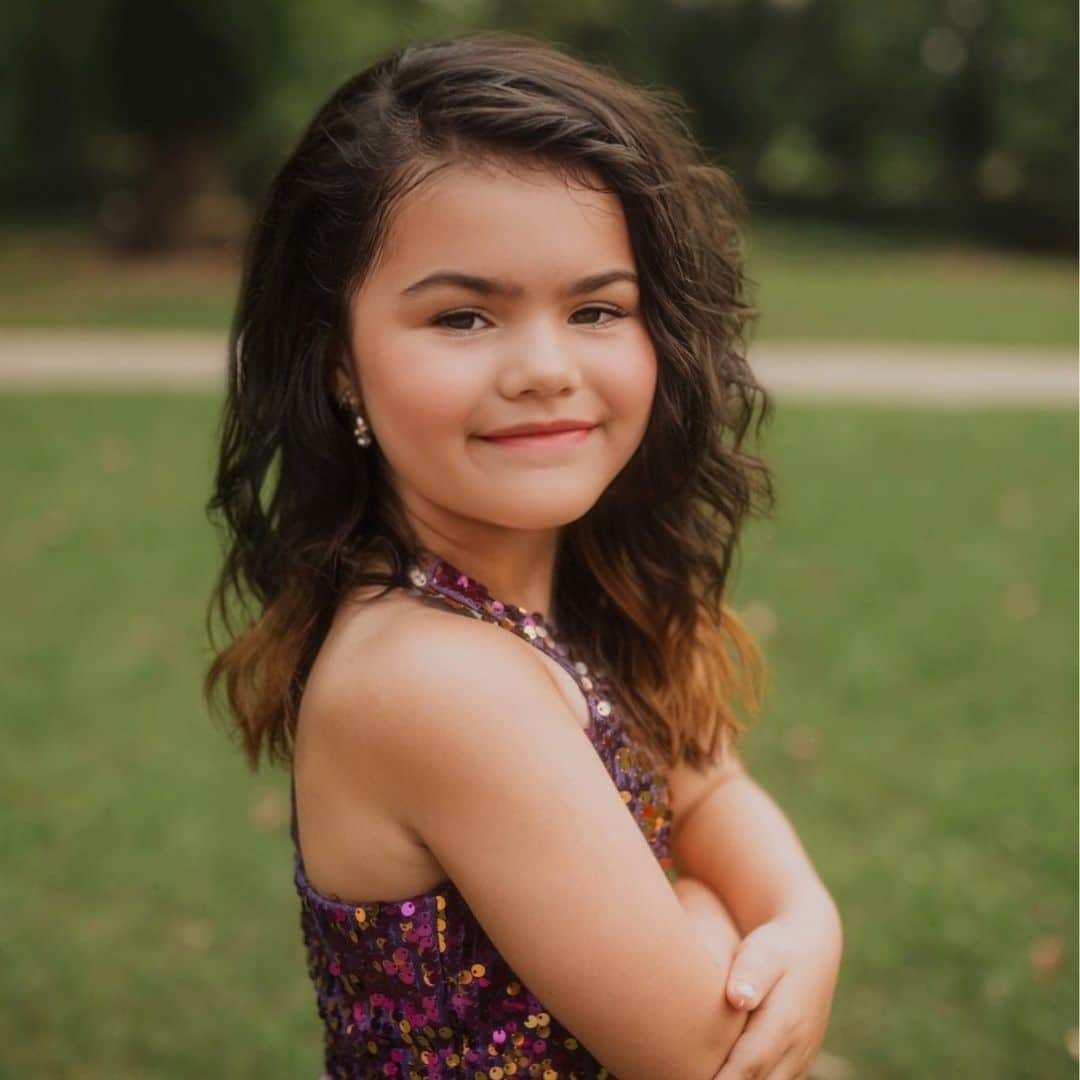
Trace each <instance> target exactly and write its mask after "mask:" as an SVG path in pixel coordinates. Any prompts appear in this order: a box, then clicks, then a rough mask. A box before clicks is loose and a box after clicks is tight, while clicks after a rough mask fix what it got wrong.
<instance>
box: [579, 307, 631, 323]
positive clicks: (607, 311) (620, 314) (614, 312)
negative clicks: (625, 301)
mask: <svg viewBox="0 0 1080 1080" xmlns="http://www.w3.org/2000/svg"><path fill="white" fill-rule="evenodd" d="M587 311H598V312H600V314H601V315H611V316H613V319H612V321H614V320H615V319H622V318H625V317H626V312H625V311H620V310H619V309H618V308H606V307H586V308H581V309H580V310H579V311H575V312H574V314H575V315H581V314H582V313H584V312H587ZM585 325H586V326H610V325H611V323H609V322H590V323H586V324H585Z"/></svg>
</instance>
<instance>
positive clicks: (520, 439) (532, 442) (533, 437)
mask: <svg viewBox="0 0 1080 1080" xmlns="http://www.w3.org/2000/svg"><path fill="white" fill-rule="evenodd" d="M592 430H593V429H592V428H591V427H578V428H566V429H564V430H562V431H532V432H529V433H527V434H520V435H494V436H493V435H481V436H479V438H481V439H482V440H483V441H484V442H486V443H491V444H492V445H493V446H499V447H504V448H506V449H513V448H525V447H530V446H538V447H551V448H552V449H554V448H557V447H564V446H577V445H578V443H581V442H584V441H585V439H586V438H588V436H589V433H590V432H591V431H592Z"/></svg>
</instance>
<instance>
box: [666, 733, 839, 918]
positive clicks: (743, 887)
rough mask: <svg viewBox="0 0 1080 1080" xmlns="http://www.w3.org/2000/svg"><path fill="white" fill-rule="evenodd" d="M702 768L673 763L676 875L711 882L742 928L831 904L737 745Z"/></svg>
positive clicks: (822, 909)
mask: <svg viewBox="0 0 1080 1080" xmlns="http://www.w3.org/2000/svg"><path fill="white" fill-rule="evenodd" d="M725 759H726V760H725V763H724V765H722V766H718V767H716V768H714V769H713V770H711V771H710V772H707V773H705V774H704V775H702V774H699V773H696V772H693V771H692V770H690V769H689V768H688V767H687V766H685V765H680V766H678V767H677V768H676V769H674V770H672V772H671V774H670V776H669V783H670V785H671V796H672V807H673V812H674V821H673V823H672V829H671V855H672V859H673V861H674V863H675V866H676V868H677V869H678V871H679V872H680V873H681V874H686V875H689V876H691V877H694V878H697V879H698V880H699V881H701V882H703V883H704V884H706V885H708V886H709V887H710V888H711V889H712V890H713V892H715V893H716V895H717V896H718V897H719V898H720V899H721V900H722V901H723V902H724V905H725V907H726V908H727V909H728V911H730V912H731V916H732V918H733V920H734V921H735V924H736V926H737V927H738V929H739V932H740V933H741V934H744V935H745V934H749V933H750V931H752V930H754V929H755V928H756V927H758V926H761V925H762V924H763V923H766V922H769V921H771V920H773V919H776V918H778V917H779V916H782V915H784V914H789V913H792V912H795V911H800V912H801V911H806V910H808V909H810V908H814V909H816V910H818V911H819V912H821V913H828V912H829V911H832V912H833V913H834V914H836V918H837V921H839V915H838V913H836V909H835V905H834V904H833V901H832V897H831V896H830V895H829V893H828V890H827V889H826V888H825V885H824V883H823V882H822V881H821V878H820V877H818V875H817V872H816V871H815V870H814V867H813V864H812V863H811V862H810V859H809V858H808V857H807V854H806V852H805V850H804V849H803V846H802V844H801V843H800V842H799V838H798V837H797V836H796V834H795V830H794V829H793V828H792V827H791V825H790V824H789V822H788V820H787V818H786V817H785V816H784V814H783V812H782V811H781V810H780V808H779V807H778V806H777V805H776V803H775V802H774V801H773V800H772V799H771V798H770V797H769V795H767V794H766V792H765V791H764V790H763V789H762V788H761V787H760V786H759V785H758V784H757V783H756V782H755V781H754V780H753V779H752V778H751V777H750V775H749V774H748V773H747V772H746V769H745V768H744V766H743V763H742V761H741V760H740V759H739V758H738V756H737V755H736V754H735V752H734V750H731V749H728V751H727V753H726V755H725Z"/></svg>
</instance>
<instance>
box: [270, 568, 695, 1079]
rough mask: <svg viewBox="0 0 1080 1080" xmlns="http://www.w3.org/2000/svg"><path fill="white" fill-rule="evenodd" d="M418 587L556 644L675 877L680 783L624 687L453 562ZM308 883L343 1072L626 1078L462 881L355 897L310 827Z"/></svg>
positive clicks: (593, 729) (595, 738)
mask: <svg viewBox="0 0 1080 1080" xmlns="http://www.w3.org/2000/svg"><path fill="white" fill-rule="evenodd" d="M409 577H410V580H411V582H412V589H411V591H412V592H414V593H416V594H418V595H421V596H426V597H430V598H438V599H439V600H441V601H444V602H445V603H446V604H447V605H448V606H449V607H451V608H453V609H455V610H458V611H460V612H462V613H464V614H468V615H472V616H474V617H476V618H480V619H484V620H486V621H488V622H491V623H493V624H495V625H498V626H501V627H504V628H505V629H507V630H509V631H510V632H511V633H514V634H517V635H518V636H520V637H522V638H524V639H525V640H526V641H528V642H530V643H531V644H532V645H534V646H536V648H538V649H541V650H542V651H544V652H546V653H547V654H548V655H549V656H550V657H552V658H553V659H554V660H555V661H557V662H558V663H559V664H560V665H561V666H562V667H563V669H564V670H566V671H567V672H568V673H569V674H570V675H571V677H572V678H573V679H574V680H575V682H576V683H577V685H578V686H579V687H580V688H581V691H582V693H583V694H584V696H585V698H586V700H587V702H588V709H589V718H590V720H589V727H588V731H587V735H588V738H589V740H590V741H591V742H592V744H593V746H594V747H595V749H596V752H597V753H598V754H599V755H600V758H601V760H602V761H603V763H604V766H605V767H606V769H607V771H608V773H609V774H610V776H611V779H612V782H613V783H614V784H615V786H616V787H617V789H618V791H619V795H620V796H621V798H622V800H623V802H624V803H625V804H626V807H627V810H628V811H629V812H630V813H631V814H632V815H633V817H634V819H635V821H637V823H638V824H639V826H640V827H641V830H642V832H643V833H644V835H645V838H646V840H647V841H648V843H649V846H650V848H651V849H652V851H653V852H654V854H655V855H656V858H657V860H658V862H659V863H660V866H661V868H662V869H663V870H664V872H665V874H666V875H667V876H668V878H669V879H672V880H673V879H674V876H675V871H674V870H673V869H672V862H671V858H670V856H669V847H668V833H669V821H670V811H669V802H670V799H669V794H670V793H669V789H668V786H667V780H666V775H665V774H663V773H662V772H661V770H660V769H657V768H655V767H654V764H653V758H652V757H651V756H650V755H649V754H647V753H646V752H645V751H644V750H643V749H636V748H635V747H634V746H633V744H632V742H631V740H630V738H629V737H628V733H627V731H626V729H625V727H624V725H623V724H622V723H621V721H620V715H619V708H618V704H617V702H616V699H615V695H614V692H613V688H612V687H611V685H610V683H609V682H608V680H607V679H606V678H605V677H604V676H603V673H601V672H596V671H590V670H589V669H588V667H587V665H586V664H584V663H583V662H582V661H580V660H576V659H575V658H574V656H573V653H572V651H571V650H570V649H569V648H568V647H567V645H566V644H565V643H564V642H563V641H562V640H560V638H559V635H558V633H557V628H556V626H555V624H554V621H553V620H552V619H551V618H550V617H549V618H548V619H546V620H545V618H544V617H543V616H542V615H540V614H539V613H538V612H532V613H529V612H526V611H524V610H523V609H522V608H519V607H516V606H515V605H512V604H504V603H502V602H500V601H499V600H497V599H495V598H494V597H493V596H491V594H490V593H489V592H488V590H487V589H486V588H485V587H484V586H483V585H482V584H481V583H480V582H478V581H476V580H475V579H473V578H470V577H468V576H466V575H465V574H463V573H461V572H460V571H459V570H457V569H456V568H455V567H453V566H451V565H450V564H449V563H448V562H447V561H446V560H445V559H442V558H440V557H438V556H436V555H428V554H426V555H424V556H422V557H421V559H420V560H419V561H418V562H417V563H416V564H414V565H413V566H412V567H411V568H410V573H409ZM291 832H292V838H293V848H294V882H295V885H296V890H297V893H298V894H299V897H300V907H301V912H300V923H301V928H302V931H303V937H304V943H305V947H306V950H307V967H308V973H309V975H310V976H311V979H312V982H313V983H314V986H315V993H316V1000H317V1008H318V1013H319V1016H320V1018H321V1019H322V1021H323V1025H324V1035H325V1069H326V1075H327V1076H328V1077H332V1078H334V1080H360V1078H365V1080H367V1078H374V1077H386V1076H393V1077H400V1078H408V1080H413V1078H417V1080H419V1078H424V1080H451V1078H453V1080H501V1078H502V1077H512V1076H518V1077H526V1076H527V1077H540V1078H541V1080H586V1078H588V1080H593V1078H597V1080H599V1078H604V1077H608V1078H613V1074H612V1073H610V1072H609V1071H608V1070H607V1069H605V1068H604V1066H603V1065H601V1064H600V1062H598V1061H597V1060H596V1058H594V1057H593V1056H592V1054H591V1053H589V1051H588V1050H587V1049H586V1048H585V1047H584V1046H583V1045H581V1043H579V1042H578V1041H577V1039H575V1038H574V1037H573V1035H572V1034H571V1033H570V1032H569V1031H568V1030H567V1029H566V1028H564V1027H563V1026H562V1025H561V1024H560V1023H559V1021H558V1019H557V1018H556V1017H554V1016H552V1015H551V1013H550V1011H548V1010H547V1009H545V1007H544V1004H543V1002H542V1001H540V1000H538V999H537V997H536V996H535V995H534V994H533V993H532V992H531V991H530V990H529V988H528V987H527V986H526V985H525V984H524V983H523V982H522V980H521V979H520V978H519V977H518V976H517V975H516V973H515V972H514V971H513V970H512V969H511V967H510V966H509V964H508V963H507V962H506V961H505V960H504V959H503V957H502V956H501V955H500V953H499V951H498V950H497V948H496V947H495V945H494V943H493V942H492V941H491V940H490V938H489V937H488V936H487V934H486V933H485V931H484V929H483V927H482V926H481V925H480V923H479V921H478V920H477V919H476V917H475V916H474V915H473V912H472V910H471V909H470V908H469V906H468V904H467V903H466V901H465V899H464V897H463V896H462V895H461V893H460V892H458V890H457V888H456V887H455V886H454V884H453V882H452V881H450V880H447V881H445V882H443V883H442V884H441V885H439V886H437V887H436V888H434V889H431V890H429V891H427V892H424V893H419V894H417V895H415V896H409V897H402V898H400V899H395V900H342V899H340V898H334V897H329V896H325V895H323V894H321V893H319V892H317V891H316V890H315V889H314V888H313V887H312V885H311V883H310V882H309V881H308V880H307V876H306V874H305V872H304V863H303V858H302V856H301V853H300V842H299V836H298V831H297V826H296V798H295V790H294V792H293V799H292V821H291Z"/></svg>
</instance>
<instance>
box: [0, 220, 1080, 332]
mask: <svg viewBox="0 0 1080 1080" xmlns="http://www.w3.org/2000/svg"><path fill="white" fill-rule="evenodd" d="M0 240H2V243H0V329H4V328H13V327H42V328H57V329H72V328H80V327H87V328H94V329H109V330H119V329H161V330H167V329H177V330H216V331H222V332H224V330H225V328H226V327H227V326H228V322H229V314H230V308H231V306H232V303H233V300H234V295H235V291H236V285H237V275H238V269H237V263H236V259H235V258H231V257H226V256H216V257H210V256H202V257H193V256H174V257H171V258H167V259H127V260H123V259H110V258H106V257H104V256H103V255H102V254H101V253H100V252H99V251H97V250H96V248H95V247H94V246H93V243H92V242H91V239H90V238H89V237H88V236H87V235H86V234H85V233H84V232H80V231H79V230H77V229H74V228H72V227H70V226H65V227H52V228H44V227H36V228H29V227H23V228H16V227H12V226H9V227H7V228H6V229H5V230H4V231H3V232H2V233H0ZM747 240H748V249H747V267H748V272H749V274H750V277H751V279H752V280H753V281H754V282H755V283H756V284H755V292H754V301H755V303H756V305H757V307H758V308H759V309H760V310H761V312H762V316H761V318H760V319H759V321H758V323H757V324H756V326H755V340H757V341H763V342H769V341H790V340H796V341H838V340H845V341H853V342H882V341H888V342H896V343H911V344H935V345H937V344H950V345H963V344H985V345H998V346H1009V345H1013V346H1026V347H1054V348H1075V345H1076V339H1077V310H1076V290H1077V275H1076V263H1075V260H1074V259H1061V258H1049V257H1038V256H1030V255H1006V254H1002V253H995V252H992V251H984V250H980V249H978V248H975V247H973V246H971V245H970V244H967V243H964V242H962V241H959V240H952V241H950V240H948V239H947V238H945V239H942V238H934V239H928V238H926V237H922V238H918V237H912V236H910V235H898V234H896V233H882V232H873V231H869V230H865V229H863V230H858V229H854V228H850V227H843V228H841V227H838V226H829V225H816V226H813V225H807V224H802V225H793V224H782V223H779V222H776V221H770V220H768V219H762V220H761V221H758V220H757V219H756V218H755V220H754V221H753V223H752V225H751V227H750V230H749V232H748V237H747Z"/></svg>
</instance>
